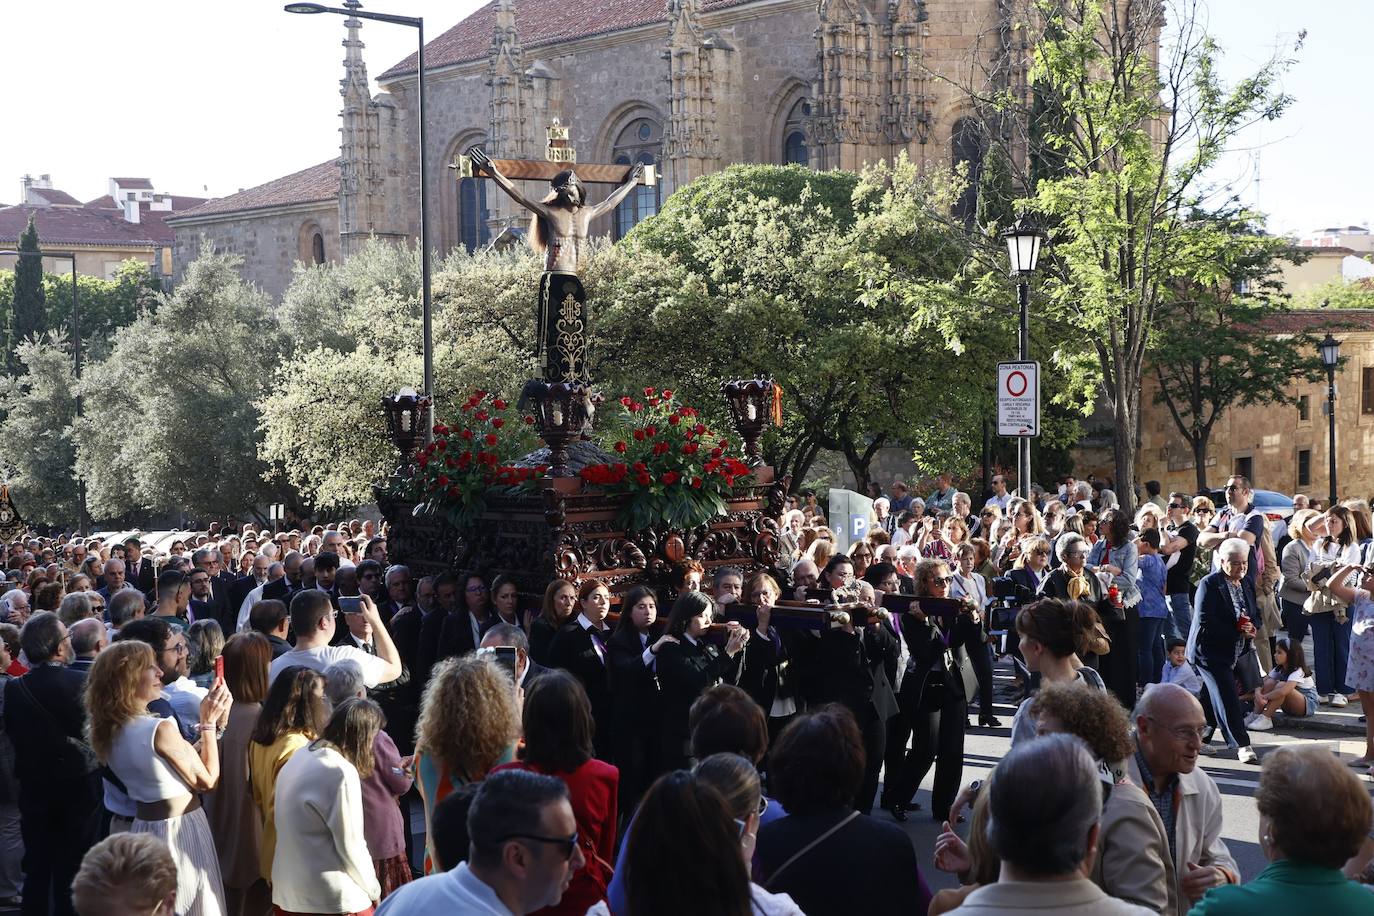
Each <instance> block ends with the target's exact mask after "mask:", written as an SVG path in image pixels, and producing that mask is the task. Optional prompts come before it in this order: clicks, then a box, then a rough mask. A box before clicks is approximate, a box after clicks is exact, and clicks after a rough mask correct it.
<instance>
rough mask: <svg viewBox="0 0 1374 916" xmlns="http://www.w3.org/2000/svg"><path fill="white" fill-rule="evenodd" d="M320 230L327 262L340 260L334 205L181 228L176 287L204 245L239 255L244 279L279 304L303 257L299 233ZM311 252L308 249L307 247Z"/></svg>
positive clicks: (234, 217) (267, 212)
mask: <svg viewBox="0 0 1374 916" xmlns="http://www.w3.org/2000/svg"><path fill="white" fill-rule="evenodd" d="M310 226H318V227H319V229H320V234H321V235H322V236H323V238H324V253H325V259H326V260H327V261H337V260H338V259H339V209H338V205H337V203H336V202H334V201H323V202H321V203H320V204H318V205H312V206H309V207H291V208H289V209H285V208H284V209H281V210H264V211H261V212H250V213H236V214H232V215H228V216H227V217H226V218H224V219H218V220H217V219H209V220H206V221H205V222H202V223H182V224H181V225H178V226H177V227H176V229H175V232H176V245H175V252H174V258H173V260H174V262H175V264H176V282H180V281H181V278H182V276H183V275H184V274H185V271H186V265H188V264H189V263H190V262H191V261H194V260H195V259H196V257H197V255H199V254H200V251H201V247H202V244H204V243H208V244H210V245H213V246H214V248H215V250H216V251H220V252H228V253H230V254H236V255H240V256H241V257H242V258H243V266H242V268H240V271H239V272H240V274H241V275H242V276H243V278H244V280H246V281H248V282H249V283H253V284H256V285H257V286H260V287H262V289H263V291H264V292H266V293H267V294H268V295H269V296H271V297H272V298H273V299H280V298H281V295H282V293H283V292H285V291H286V288H287V286H289V285H290V284H291V277H292V275H293V273H294V271H295V266H296V262H297V261H298V260H300V258H301V254H302V252H301V233H302V230H303V229H306V228H308V227H310ZM307 251H308V248H307Z"/></svg>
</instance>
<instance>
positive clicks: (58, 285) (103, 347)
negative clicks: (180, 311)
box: [0, 258, 161, 362]
mask: <svg viewBox="0 0 1374 916" xmlns="http://www.w3.org/2000/svg"><path fill="white" fill-rule="evenodd" d="M14 279H15V275H14V273H13V272H10V271H3V272H0V307H3V308H4V309H5V310H6V314H8V309H9V303H10V302H12V301H13V300H14ZM76 287H77V292H76V294H77V301H78V304H79V305H80V307H81V351H82V355H83V357H84V359H85V361H86V362H98V361H99V360H101V359H104V358H105V357H106V356H108V355H109V353H110V347H112V346H113V345H114V336H115V334H116V332H118V331H119V329H121V328H125V327H128V326H129V325H130V324H133V321H134V319H135V318H137V317H138V316H139V313H140V312H142V311H144V310H146V309H152V308H156V307H157V301H158V293H159V292H160V290H161V287H160V286H159V285H158V281H157V279H156V278H155V277H154V276H153V275H152V271H150V270H149V269H148V265H147V264H145V263H143V262H142V261H138V260H135V259H133V258H130V259H129V260H126V261H124V262H123V263H122V264H120V265H119V268H118V270H116V271H115V276H114V278H113V279H111V280H106V279H104V278H103V277H88V276H86V275H84V274H81V275H78V276H77V278H76ZM43 299H44V300H45V301H46V303H47V310H48V312H47V314H48V317H47V327H49V328H54V329H58V328H60V329H62V330H63V333H64V336H65V337H67V338H68V341H69V343H68V345H69V346H70V338H71V327H72V325H71V320H72V278H71V274H70V273H68V272H66V271H63V272H62V273H56V274H44V275H43Z"/></svg>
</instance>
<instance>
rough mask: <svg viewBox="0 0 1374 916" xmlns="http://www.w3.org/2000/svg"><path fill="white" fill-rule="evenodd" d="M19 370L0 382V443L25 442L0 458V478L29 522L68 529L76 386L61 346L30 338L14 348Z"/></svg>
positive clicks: (73, 490) (73, 501)
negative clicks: (72, 428)
mask: <svg viewBox="0 0 1374 916" xmlns="http://www.w3.org/2000/svg"><path fill="white" fill-rule="evenodd" d="M15 350H16V352H15V358H16V361H17V362H18V364H19V366H20V372H19V373H18V374H16V375H13V376H8V377H3V378H0V418H3V419H0V442H7V443H23V445H22V447H15V448H7V449H5V451H4V453H3V454H2V455H0V476H3V477H7V478H8V479H9V483H10V486H11V487H12V488H13V490H14V497H15V500H16V501H17V502H18V503H19V505H20V506H21V507H22V511H23V513H24V516H25V517H26V518H27V519H28V520H29V521H32V522H38V523H40V524H45V525H55V526H58V527H69V526H71V525H72V524H73V522H74V521H75V519H76V517H77V487H76V477H75V475H74V474H73V473H72V465H73V461H74V459H75V455H76V450H75V448H74V447H73V445H72V440H71V424H72V422H73V420H75V418H76V385H75V380H74V378H73V374H72V372H73V369H72V360H71V356H70V355H69V354H68V352H67V348H66V345H65V342H64V341H62V340H61V339H60V338H58V337H57V336H56V335H52V334H49V335H44V336H43V337H39V338H30V339H28V340H25V341H24V342H22V343H20V344H19V346H18V347H16V348H15Z"/></svg>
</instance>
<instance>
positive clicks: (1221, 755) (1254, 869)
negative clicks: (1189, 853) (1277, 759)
mask: <svg viewBox="0 0 1374 916" xmlns="http://www.w3.org/2000/svg"><path fill="white" fill-rule="evenodd" d="M1011 712H1012V710H1011V707H1003V706H1000V705H999V707H998V711H997V716H998V718H999V719H1001V721H1002V723H1003V725H1004V726H1005V727H1003V728H998V729H987V728H975V729H972V730H970V731H969V732H968V733H967V735H966V737H965V742H964V775H963V781H964V782H967V781H969V780H971V779H978V778H982V777H985V776H986V775H987V773H988V771H989V770H991V769H992V768H993V767H994V766H995V765H996V764H997V761H998V760H1000V759H1001V758H1002V756H1003V755H1004V754H1005V753H1006V752H1007V751H1008V750H1009V749H1010V747H1011ZM974 721H975V722H976V721H977V717H976V716H975V717H974ZM1251 738H1252V740H1253V741H1254V747H1255V750H1256V751H1257V752H1258V753H1259V755H1260V759H1261V761H1262V760H1263V759H1264V755H1265V753H1266V752H1267V751H1268V750H1272V749H1273V748H1275V747H1278V746H1280V745H1283V744H1293V743H1301V744H1320V745H1322V746H1325V747H1328V748H1330V749H1331V750H1332V751H1333V752H1334V753H1337V754H1339V756H1340V757H1341V758H1342V759H1346V760H1349V759H1352V758H1354V757H1358V756H1359V755H1360V753H1361V752H1362V751H1363V750H1364V741H1363V739H1361V738H1356V737H1354V736H1352V735H1350V734H1348V733H1343V732H1340V731H1336V730H1322V729H1311V728H1309V729H1304V730H1302V731H1288V732H1281V731H1278V730H1275V731H1270V732H1252V733H1251ZM1212 746H1213V747H1214V748H1216V749H1217V751H1218V753H1217V755H1216V756H1213V757H1204V758H1202V759H1203V765H1202V768H1203V770H1205V771H1206V772H1207V774H1208V775H1210V776H1211V777H1212V778H1213V779H1214V780H1215V781H1216V783H1217V786H1218V788H1219V789H1220V790H1221V797H1222V806H1223V828H1222V838H1223V839H1224V840H1225V841H1226V845H1227V847H1229V848H1230V850H1231V854H1232V855H1233V856H1234V857H1235V859H1236V862H1237V863H1239V865H1240V870H1241V876H1242V878H1243V879H1244V880H1246V881H1248V880H1250V879H1251V878H1253V877H1255V876H1256V875H1258V874H1259V873H1260V872H1261V871H1263V870H1264V868H1265V866H1266V865H1267V864H1268V863H1267V862H1266V861H1265V859H1264V854H1263V853H1262V852H1260V847H1259V813H1258V812H1257V811H1256V809H1255V801H1254V795H1255V790H1256V788H1258V786H1259V774H1260V767H1259V765H1258V764H1243V763H1240V762H1238V761H1237V760H1236V754H1235V751H1229V752H1228V751H1227V750H1226V749H1225V746H1224V745H1223V744H1222V743H1221V740H1220V738H1217V739H1215V740H1214V742H1213V745H1212ZM933 778H934V771H933V769H932V772H931V774H930V775H929V776H927V777H926V781H925V783H924V784H923V785H922V786H921V791H920V792H919V793H918V794H917V796H916V801H917V802H919V803H920V804H921V805H922V810H920V811H913V812H911V813H910V815H909V819H908V821H907V823H906V824H902V825H900V826H902V827H903V829H905V830H906V832H907V834H908V836H910V837H911V841H912V843H913V845H914V846H915V847H916V855H917V861H918V862H919V863H920V866H921V871H922V873H923V874H924V875H925V878H926V881H927V882H928V883H929V884H930V886H931V888H932V889H938V888H942V887H954V886H957V884H958V880H957V879H956V878H955V877H954V876H953V875H947V874H945V873H943V872H939V871H936V870H935V865H934V861H933V854H934V849H935V838H936V837H937V836H939V834H940V825H939V824H938V823H935V822H934V821H933V820H932V819H931V817H930V814H929V811H930V788H931V782H932V780H933ZM1363 778H1364V779H1365V781H1366V782H1370V780H1369V777H1367V776H1365V777H1363ZM1370 787H1371V789H1374V782H1370ZM873 816H874V817H879V818H886V819H888V820H891V817H892V816H891V815H890V814H888V813H887V812H886V811H878V810H875V812H874V815H873ZM958 829H959V831H960V833H961V834H962V835H964V836H965V837H966V836H967V831H968V825H967V824H961V825H959V828H958Z"/></svg>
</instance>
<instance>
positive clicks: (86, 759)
mask: <svg viewBox="0 0 1374 916" xmlns="http://www.w3.org/2000/svg"><path fill="white" fill-rule="evenodd" d="M14 683H15V684H16V685H17V686H18V687H19V689H20V690H22V691H24V696H25V697H27V698H28V701H29V702H30V703H32V704H33V708H34V709H37V710H40V711H41V712H42V713H43V716H44V717H45V718H46V719H47V720H48V722H49V723H50V724H51V725H52V730H53V734H55V735H56V736H57V737H58V738H59V741H58V742H55V746H56V748H57V753H56V755H55V757H54V758H53V761H52V773H53V775H54V776H55V777H56V778H58V779H81V778H83V777H86V776H89V775H90V774H92V773H94V772H95V771H96V770H98V769H99V768H100V761H99V760H98V759H96V756H95V751H94V750H93V749H92V748H91V746H90V745H89V744H87V743H86V742H85V741H82V740H81V739H80V738H73V737H72V736H71V735H69V734H67V733H66V731H64V730H63V728H62V723H60V722H58V721H57V717H56V716H54V715H53V714H52V712H51V711H49V709H48V707H46V706H44V705H43V704H42V703H40V702H38V698H37V697H35V696H34V695H33V691H32V690H30V689H29V685H28V684H26V683H24V679H23V678H22V677H20V678H15V680H14Z"/></svg>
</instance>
